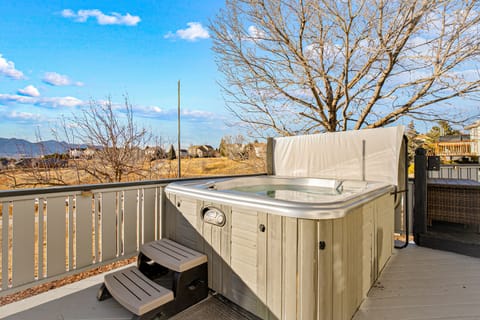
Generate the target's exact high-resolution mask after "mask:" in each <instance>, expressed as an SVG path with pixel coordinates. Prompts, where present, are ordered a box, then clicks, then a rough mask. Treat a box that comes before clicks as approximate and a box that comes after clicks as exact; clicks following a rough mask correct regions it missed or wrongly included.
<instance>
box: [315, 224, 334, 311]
mask: <svg viewBox="0 0 480 320" xmlns="http://www.w3.org/2000/svg"><path fill="white" fill-rule="evenodd" d="M318 241H323V242H325V249H323V250H319V251H318V296H317V301H318V302H317V304H318V306H317V308H318V311H317V314H318V319H319V320H334V316H333V313H332V306H333V297H332V290H333V286H332V280H333V247H334V243H333V221H332V220H320V221H319V222H318Z"/></svg>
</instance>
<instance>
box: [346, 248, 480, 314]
mask: <svg viewBox="0 0 480 320" xmlns="http://www.w3.org/2000/svg"><path fill="white" fill-rule="evenodd" d="M353 319H354V320H366V319H368V320H377V319H463V320H465V319H480V259H478V258H472V257H467V256H463V255H459V254H455V253H450V252H445V251H438V250H432V249H427V248H422V247H417V246H415V245H411V246H409V247H408V248H406V249H403V250H399V251H397V252H396V254H395V255H394V256H393V257H392V258H391V259H390V261H389V263H388V264H387V266H386V268H385V269H384V270H383V272H382V274H381V275H380V278H379V279H378V281H377V283H376V285H375V286H374V287H373V288H372V289H371V290H370V292H369V294H368V298H367V299H366V300H365V301H364V302H363V304H362V305H361V307H360V309H359V310H358V312H357V313H356V315H355V317H354V318H353Z"/></svg>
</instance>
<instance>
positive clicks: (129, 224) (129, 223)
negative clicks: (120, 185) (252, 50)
mask: <svg viewBox="0 0 480 320" xmlns="http://www.w3.org/2000/svg"><path fill="white" fill-rule="evenodd" d="M137 198H138V191H137V190H126V191H125V192H124V193H123V250H124V253H125V254H128V253H133V252H135V251H137V237H138V235H137V230H138V225H137V223H138V200H137Z"/></svg>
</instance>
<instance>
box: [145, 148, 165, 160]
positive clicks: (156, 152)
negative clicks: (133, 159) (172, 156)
mask: <svg viewBox="0 0 480 320" xmlns="http://www.w3.org/2000/svg"><path fill="white" fill-rule="evenodd" d="M144 154H145V157H146V158H147V159H150V160H157V159H163V158H165V157H166V156H167V153H166V152H165V150H163V149H162V148H161V147H148V146H147V147H146V148H145V150H144Z"/></svg>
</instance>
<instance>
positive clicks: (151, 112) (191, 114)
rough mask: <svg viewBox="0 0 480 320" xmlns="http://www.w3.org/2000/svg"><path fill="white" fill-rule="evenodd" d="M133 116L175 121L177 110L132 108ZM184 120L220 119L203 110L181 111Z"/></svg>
mask: <svg viewBox="0 0 480 320" xmlns="http://www.w3.org/2000/svg"><path fill="white" fill-rule="evenodd" d="M133 108H134V111H135V114H136V115H138V116H139V117H145V118H157V119H164V120H167V119H173V120H174V119H177V109H164V108H161V107H158V106H134V107H133ZM180 115H181V117H182V119H184V120H214V119H222V117H221V116H220V115H218V114H216V113H213V112H210V111H205V110H198V109H197V110H190V109H182V110H181V113H180Z"/></svg>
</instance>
